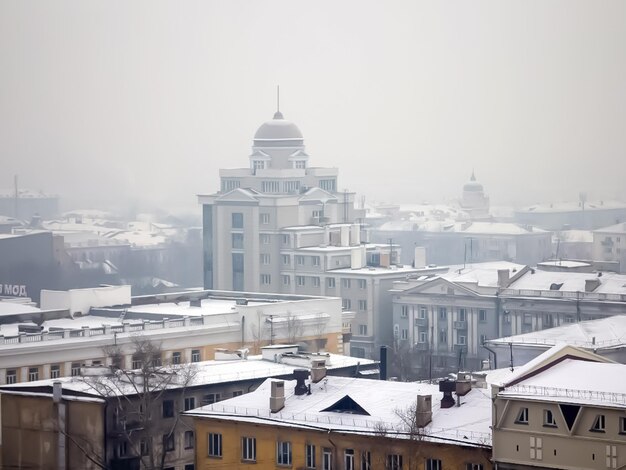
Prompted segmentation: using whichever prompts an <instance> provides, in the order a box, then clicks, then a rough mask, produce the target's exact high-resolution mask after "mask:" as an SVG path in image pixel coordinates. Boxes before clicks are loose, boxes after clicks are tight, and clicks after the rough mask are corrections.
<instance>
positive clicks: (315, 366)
mask: <svg viewBox="0 0 626 470" xmlns="http://www.w3.org/2000/svg"><path fill="white" fill-rule="evenodd" d="M312 362H313V363H312V367H311V382H313V383H314V384H316V383H317V382H319V381H320V380H322V379H323V378H324V377H326V360H325V359H317V360H314V361H312Z"/></svg>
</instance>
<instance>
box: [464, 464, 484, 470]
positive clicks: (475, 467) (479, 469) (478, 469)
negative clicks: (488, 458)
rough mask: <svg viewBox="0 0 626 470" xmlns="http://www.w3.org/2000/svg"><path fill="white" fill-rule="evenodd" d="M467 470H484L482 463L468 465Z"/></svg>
mask: <svg viewBox="0 0 626 470" xmlns="http://www.w3.org/2000/svg"><path fill="white" fill-rule="evenodd" d="M465 470H483V464H482V463H468V464H467V465H466V466H465Z"/></svg>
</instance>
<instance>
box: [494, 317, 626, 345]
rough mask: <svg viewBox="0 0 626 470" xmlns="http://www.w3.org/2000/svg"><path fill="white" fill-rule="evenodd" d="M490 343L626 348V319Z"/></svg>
mask: <svg viewBox="0 0 626 470" xmlns="http://www.w3.org/2000/svg"><path fill="white" fill-rule="evenodd" d="M488 342H489V343H490V344H506V345H508V344H509V343H512V344H513V345H522V346H540V347H545V346H554V345H557V344H571V345H573V346H578V347H582V348H586V349H601V348H611V347H620V346H626V316H623V315H616V316H614V317H608V318H601V319H598V320H589V321H583V322H579V323H572V324H568V325H562V326H557V327H554V328H548V329H547V330H541V331H534V332H531V333H525V334H522V335H515V336H508V337H505V338H498V339H493V340H489V341H488Z"/></svg>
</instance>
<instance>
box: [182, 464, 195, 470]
mask: <svg viewBox="0 0 626 470" xmlns="http://www.w3.org/2000/svg"><path fill="white" fill-rule="evenodd" d="M195 468H196V466H195V465H194V464H192V463H188V464H185V468H184V470H195Z"/></svg>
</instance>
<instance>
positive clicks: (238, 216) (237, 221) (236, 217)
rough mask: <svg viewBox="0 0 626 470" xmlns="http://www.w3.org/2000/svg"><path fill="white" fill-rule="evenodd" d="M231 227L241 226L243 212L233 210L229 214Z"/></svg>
mask: <svg viewBox="0 0 626 470" xmlns="http://www.w3.org/2000/svg"><path fill="white" fill-rule="evenodd" d="M231 227H232V228H243V214H242V213H241V212H233V213H232V214H231Z"/></svg>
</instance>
